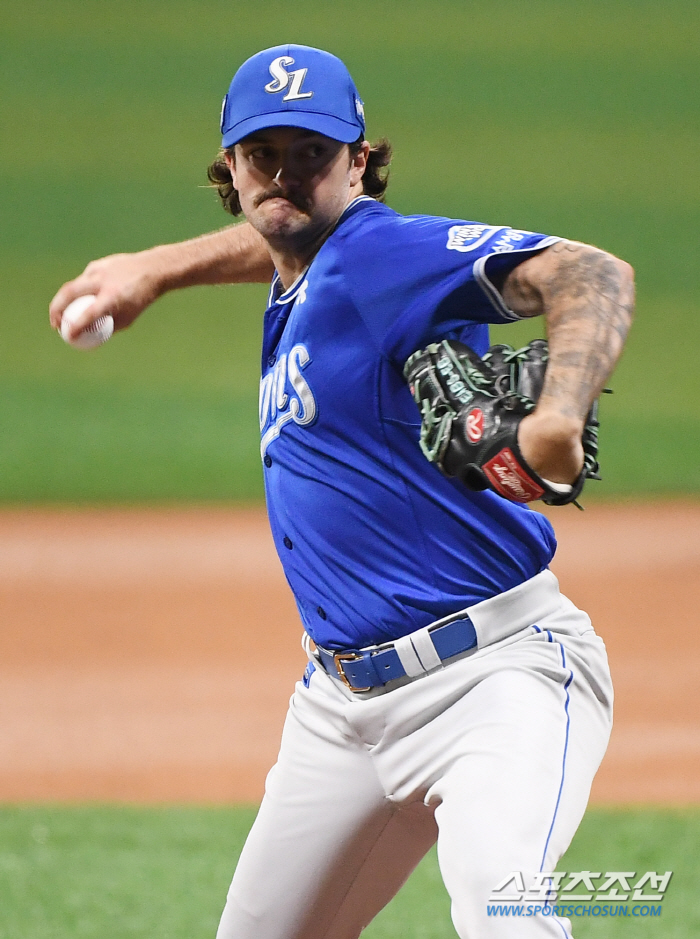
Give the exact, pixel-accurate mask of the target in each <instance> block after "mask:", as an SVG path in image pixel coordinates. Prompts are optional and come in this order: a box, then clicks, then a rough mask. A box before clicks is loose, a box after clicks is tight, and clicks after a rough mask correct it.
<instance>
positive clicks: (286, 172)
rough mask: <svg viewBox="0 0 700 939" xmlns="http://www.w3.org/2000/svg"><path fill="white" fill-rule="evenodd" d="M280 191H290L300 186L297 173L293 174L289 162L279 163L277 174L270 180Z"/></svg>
mask: <svg viewBox="0 0 700 939" xmlns="http://www.w3.org/2000/svg"><path fill="white" fill-rule="evenodd" d="M272 181H273V183H276V184H277V185H278V186H279V187H280V189H290V188H293V187H295V186H298V185H300V183H301V178H300V175H299V173H298V172H295V169H294V166H293V165H292V161H291V160H283V161H282V163H280V165H279V168H278V170H277V173H276V175H275V177H274V179H273V180H272Z"/></svg>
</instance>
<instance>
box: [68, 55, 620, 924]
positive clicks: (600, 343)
mask: <svg viewBox="0 0 700 939" xmlns="http://www.w3.org/2000/svg"><path fill="white" fill-rule="evenodd" d="M222 132H223V150H222V154H221V155H220V157H219V158H218V159H217V161H216V163H215V164H214V165H213V167H212V168H211V169H210V177H211V178H213V179H214V180H215V181H216V182H217V184H218V185H219V191H220V195H221V197H222V200H223V201H224V204H225V206H226V207H227V208H228V209H229V211H232V212H234V213H238V212H239V211H241V210H242V212H243V213H244V214H245V216H246V219H247V224H244V225H241V226H237V227H235V228H233V229H227V230H225V231H222V232H217V233H214V234H211V235H208V236H204V237H203V238H201V239H195V240H194V241H191V242H185V243H182V244H180V245H170V246H160V247H158V248H154V249H152V250H151V251H148V252H142V253H140V254H137V255H120V256H115V257H113V258H107V259H102V260H101V261H97V262H93V264H91V265H89V266H88V268H87V269H86V271H85V272H84V273H83V274H82V275H81V276H80V277H79V278H77V279H76V280H75V281H73V282H71V283H69V284H66V285H65V286H64V287H63V288H62V289H61V291H59V293H58V294H57V296H56V298H55V299H54V301H53V303H52V307H51V317H52V322H53V324H54V325H58V324H59V323H60V317H61V313H62V310H63V309H64V308H65V306H66V305H67V303H68V302H69V301H70V300H71V299H73V298H74V297H75V296H77V295H79V294H84V293H95V294H96V295H97V297H98V299H97V301H96V303H95V304H94V305H93V308H92V310H91V311H89V316H90V317H92V318H96V317H97V316H99V315H101V314H102V313H103V312H111V313H112V314H113V315H115V318H116V323H117V327H118V328H119V327H122V328H123V327H124V326H126V325H128V324H129V323H130V322H131V321H132V320H133V319H134V318H135V317H136V316H137V315H138V314H139V313H140V312H141V310H142V309H144V308H145V306H147V305H148V303H149V302H150V301H151V300H152V299H154V298H155V297H156V296H157V295H159V294H160V293H162V292H164V291H165V290H167V289H172V288H174V287H182V286H187V285H189V284H193V283H216V282H223V281H227V282H240V281H245V280H261V279H264V278H265V277H269V276H272V284H271V288H270V295H269V301H268V305H267V309H266V311H265V317H264V335H263V347H262V379H261V386H260V429H261V456H262V462H263V472H264V477H265V491H266V498H267V508H268V513H269V517H270V524H271V527H272V534H273V537H274V540H275V544H276V547H277V550H278V552H279V556H280V558H281V561H282V564H283V566H284V569H285V572H286V575H287V578H288V581H289V584H290V587H291V589H292V591H293V593H294V596H295V598H296V601H297V604H298V608H299V614H300V617H301V620H302V623H303V626H304V642H305V648H306V649H307V652H308V655H309V664H308V667H307V668H306V671H305V673H304V676H303V679H302V680H301V681H300V682H299V683H298V684H297V686H296V689H295V691H294V694H293V696H292V698H291V702H290V709H289V714H288V716H287V720H286V724H285V728H284V732H283V737H282V742H281V748H280V753H279V758H278V761H277V763H276V765H275V766H274V767H273V769H272V770H271V772H270V774H269V776H268V779H267V783H266V792H265V797H264V800H263V802H262V805H261V808H260V811H259V814H258V817H257V820H256V822H255V824H254V826H253V828H252V830H251V832H250V835H249V837H248V840H247V842H246V845H245V848H244V850H243V853H242V856H241V858H240V862H239V864H238V867H237V869H236V872H235V875H234V878H233V882H232V885H231V889H230V892H229V895H228V900H227V903H226V907H225V910H224V913H223V916H222V919H221V925H220V927H219V932H218V937H219V939H302V937H303V939H350V937H356V936H358V935H359V933H360V932H361V930H362V929H363V928H364V926H365V925H366V924H367V923H369V922H370V920H371V919H372V918H373V917H374V916H375V914H376V913H377V912H378V911H379V910H380V909H381V908H382V907H383V906H384V905H385V904H386V903H387V902H388V901H389V900H390V898H391V897H392V896H393V895H394V894H395V893H396V891H397V890H398V889H399V887H400V886H401V884H402V883H403V882H404V881H405V879H406V878H407V876H408V875H409V873H410V872H411V870H412V869H413V868H414V866H415V865H416V864H417V863H418V861H419V860H420V858H421V857H422V856H423V855H424V854H425V852H426V851H427V850H428V848H429V847H430V846H431V845H432V844H433V843H434V842H435V841H437V846H438V859H439V863H440V869H441V872H442V875H443V878H444V881H445V884H446V887H447V890H448V891H449V894H450V897H451V900H452V916H453V922H454V925H455V929H456V931H457V933H458V934H459V936H460V937H463V939H497V937H498V939H501V937H508V939H514V937H516V936H517V937H522V939H526V937H527V939H530V937H531V939H545V937H555V936H556V937H562V936H570V935H571V931H570V929H571V926H570V923H569V921H568V920H565V919H561V918H559V917H557V916H554V915H535V916H531V917H521V918H512V917H499V916H493V915H491V916H490V915H489V914H488V909H487V906H488V901H489V897H490V896H491V895H492V893H493V891H494V890H496V889H497V888H498V886H499V884H503V883H504V882H505V881H506V880H507V879H508V878H509V877H510V876H511V875H513V876H514V877H515V880H514V883H515V884H517V883H518V882H519V881H518V878H520V877H521V878H522V883H524V885H525V888H526V889H527V890H529V891H530V892H531V893H530V895H531V896H535V897H539V898H542V897H544V896H545V894H546V892H547V884H548V879H547V876H546V875H547V873H548V872H551V871H554V869H555V867H556V864H557V861H558V860H559V858H560V857H561V855H562V853H563V852H564V851H565V850H566V848H567V846H568V844H569V842H570V841H571V838H572V836H573V834H574V832H575V830H576V828H577V826H578V824H579V822H580V820H581V818H582V816H583V813H584V810H585V806H586V802H587V799H588V794H589V790H590V786H591V782H592V779H593V776H594V774H595V772H596V769H597V767H598V765H599V763H600V761H601V759H602V756H603V753H604V751H605V748H606V745H607V741H608V736H609V733H610V727H611V708H612V690H611V685H610V678H609V673H608V667H607V661H606V655H605V649H604V646H603V643H602V641H601V640H600V639H599V638H598V637H597V636H596V634H595V632H594V630H593V627H592V626H591V623H590V620H589V618H588V617H587V616H586V614H585V613H583V612H581V611H580V610H578V609H577V608H576V607H575V606H574V604H573V603H571V602H570V601H569V600H568V599H566V598H565V597H563V596H562V595H561V594H560V592H559V588H558V584H557V580H556V578H555V576H554V575H553V574H552V573H551V572H550V570H549V567H548V565H549V563H550V561H551V559H552V556H553V554H554V551H555V547H556V542H555V538H554V534H553V531H552V527H551V525H550V523H549V521H548V520H547V519H546V518H545V517H544V516H543V515H542V514H540V513H537V512H533V511H531V510H529V509H528V507H527V506H526V505H524V504H522V502H521V501H518V499H519V498H520V497H521V496H522V493H521V494H520V496H519V495H518V493H516V492H515V491H514V490H512V489H511V490H508V489H507V488H506V489H505V490H498V487H496V486H494V487H489V488H486V489H484V490H482V491H474V490H471V489H469V488H467V487H466V486H465V485H464V484H463V483H462V482H461V481H459V480H457V479H455V478H449V477H447V476H445V475H443V474H441V473H440V471H439V469H438V467H436V466H435V465H431V463H430V462H429V461H428V460H427V459H426V458H425V455H424V453H423V452H422V451H421V446H420V441H421V424H422V417H423V423H424V422H425V418H426V415H425V414H423V415H421V413H420V412H419V409H418V408H417V407H416V404H415V402H414V398H413V396H412V391H411V388H410V387H409V384H410V382H407V379H406V377H405V375H404V370H405V368H406V363H407V361H409V360H411V361H413V359H412V356H414V354H415V353H416V352H417V351H420V350H425V349H426V348H428V349H430V348H433V349H434V348H440V346H439V344H440V343H445V342H447V343H448V346H447V347H444V346H443V347H441V348H450V349H452V350H457V353H459V350H460V349H462V348H463V347H462V346H460V343H463V344H466V345H467V346H468V347H469V348H470V349H471V350H473V352H474V353H475V354H477V355H478V356H482V355H483V354H484V353H485V352H486V350H487V348H488V324H489V323H506V322H511V321H513V320H517V319H521V318H524V317H530V316H535V315H544V317H545V319H546V326H547V333H548V340H549V362H548V365H547V371H546V375H545V379H544V387H543V389H542V392H541V394H540V396H539V399H538V403H537V406H536V407H535V408H534V410H532V409H531V410H530V411H529V412H528V413H527V414H526V415H525V416H523V417H522V420H520V422H519V426H518V429H517V441H514V442H513V444H512V446H513V448H514V449H513V452H515V451H516V450H517V455H518V456H519V459H520V461H521V462H520V463H519V464H518V466H519V468H516V476H517V475H518V473H520V472H521V471H522V472H526V471H528V470H529V471H530V473H531V478H532V479H535V480H539V482H540V483H542V485H543V486H545V487H551V488H548V489H547V491H549V492H553V493H560V494H563V495H564V498H566V497H567V493H570V492H571V487H572V485H575V484H576V481H577V480H578V479H579V477H580V475H581V467H582V463H583V449H582V430H583V427H584V422H585V420H586V415H587V414H588V413H589V409H590V408H591V404H592V402H593V401H594V399H595V398H596V396H597V395H598V393H599V392H600V390H601V388H602V387H603V385H604V383H605V381H606V379H607V378H608V376H609V374H610V373H611V371H612V368H613V366H614V363H615V361H616V359H617V357H618V355H619V353H620V351H621V347H622V344H623V341H624V337H625V334H626V331H627V328H628V325H629V322H630V318H631V306H632V278H631V270H630V268H629V266H628V265H627V264H625V263H624V262H621V261H619V260H617V259H616V258H613V257H612V256H610V255H609V254H607V253H605V252H603V251H600V250H598V249H596V248H592V247H590V246H587V245H582V244H578V243H572V242H569V241H566V240H561V239H558V238H556V237H551V236H546V235H543V234H537V233H532V232H527V231H519V230H514V229H512V228H509V227H507V226H502V225H486V224H481V223H475V222H470V221H464V220H453V219H446V218H433V217H427V216H408V217H406V216H401V215H399V214H397V213H396V212H394V211H393V210H391V209H390V208H388V207H387V206H386V205H385V204H384V203H383V201H382V198H383V191H384V188H385V186H386V178H385V171H384V170H383V169H382V167H384V166H385V165H386V163H387V161H388V147H387V146H386V145H383V146H381V147H379V148H371V147H370V145H369V144H368V143H367V142H366V141H365V139H364V133H365V121H364V108H363V104H362V100H361V98H360V96H359V93H358V91H357V89H356V87H355V84H354V82H353V80H352V78H351V77H350V75H349V73H348V71H347V69H346V67H345V66H344V64H343V63H342V62H341V61H340V60H339V59H337V58H336V57H334V56H332V55H330V54H329V53H327V52H323V51H320V50H317V49H312V48H308V47H305V46H296V45H288V46H279V47H275V48H273V49H268V50H265V51H264V52H260V53H258V54H257V55H254V56H253V57H252V58H251V59H249V60H248V61H246V62H245V63H244V64H243V65H242V66H241V67H240V69H239V70H238V71H237V73H236V75H235V76H234V78H233V81H232V83H231V86H230V90H229V93H228V95H227V96H226V98H225V100H224V106H223V110H222ZM429 147H430V145H429V142H426V143H425V144H424V150H425V154H426V156H428V157H429ZM87 319H88V314H86V316H85V319H84V321H82V322H78V323H77V324H76V327H75V329H76V330H79V329H80V328H81V326H83V325H85V322H87ZM450 343H452V344H453V345H451V346H450V345H449V344H450ZM458 360H459V361H461V362H462V363H463V362H464V359H463V358H462V359H459V354H457V359H455V361H458ZM464 374H466V373H464ZM451 380H452V379H450V381H451ZM452 387H454V385H453V386H452ZM414 390H415V389H414ZM455 426H457V425H456V424H455ZM472 429H473V428H472ZM448 432H449V429H448ZM523 467H525V469H524V470H523V469H522V468H523ZM519 478H521V479H522V478H524V477H519ZM528 478H530V477H528ZM542 491H543V490H542V489H540V490H539V492H540V493H541V492H542ZM533 494H535V491H531V492H530V497H532V496H533ZM562 511H563V510H562ZM251 642H257V643H259V664H260V680H261V681H275V680H276V678H275V675H274V672H273V671H269V670H268V666H267V663H266V645H265V637H264V636H259V637H258V636H251ZM515 875H517V876H515ZM533 891H534V892H533ZM543 891H544V893H543ZM547 912H550V911H549V910H548V911H547Z"/></svg>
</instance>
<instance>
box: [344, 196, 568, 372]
mask: <svg viewBox="0 0 700 939" xmlns="http://www.w3.org/2000/svg"><path fill="white" fill-rule="evenodd" d="M559 240H560V239H558V238H556V237H553V236H548V235H543V234H538V233H536V232H528V231H520V230H517V229H513V228H508V227H507V226H498V225H484V224H481V223H478V222H460V221H455V220H453V219H446V218H434V217H431V216H408V217H404V216H399V215H396V214H394V213H392V214H391V215H389V216H386V215H385V216H382V217H380V218H379V219H376V220H373V219H371V218H370V219H367V221H366V222H365V224H364V225H362V226H358V228H357V229H356V230H355V231H354V232H353V233H352V234H351V236H350V237H348V239H347V240H346V243H345V244H344V245H343V247H342V259H343V273H344V279H345V282H346V285H347V288H348V290H349V292H350V296H351V299H352V301H353V303H354V305H355V306H356V307H357V309H358V311H359V313H360V315H361V316H362V318H363V320H364V322H365V324H366V326H367V328H368V330H369V331H370V333H371V334H372V336H373V338H374V340H375V342H376V343H377V344H378V346H379V347H380V349H381V351H382V353H383V354H384V355H386V356H387V357H388V358H389V359H391V360H392V361H394V362H395V363H396V364H397V365H398V366H399V367H403V364H404V362H405V361H406V359H407V358H408V356H409V355H411V353H413V352H414V351H415V350H416V349H419V348H422V347H424V346H425V345H427V344H428V343H429V342H434V341H437V340H439V339H446V338H449V339H461V340H462V341H465V342H469V341H470V338H471V337H472V336H474V335H477V334H481V335H484V331H483V329H482V330H479V329H477V328H476V327H477V326H478V325H479V324H487V323H507V322H512V321H514V320H517V319H518V316H517V315H516V314H515V313H514V312H513V311H512V310H510V309H509V308H508V307H507V306H506V304H505V303H504V301H503V298H502V297H501V295H500V293H499V292H498V290H497V289H496V287H495V286H494V285H493V282H492V280H491V278H492V277H493V276H494V274H496V273H503V272H507V271H509V270H511V269H512V268H513V267H515V266H516V265H517V264H519V263H520V262H521V261H524V260H525V259H526V258H528V257H532V256H533V255H535V254H537V253H538V252H540V251H542V250H543V249H544V248H547V247H549V246H550V245H552V244H555V243H556V242H557V241H559Z"/></svg>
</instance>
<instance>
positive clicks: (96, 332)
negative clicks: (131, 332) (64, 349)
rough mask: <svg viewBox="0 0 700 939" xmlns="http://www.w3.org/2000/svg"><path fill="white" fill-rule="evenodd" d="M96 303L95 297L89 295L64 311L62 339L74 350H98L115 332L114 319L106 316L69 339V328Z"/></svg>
mask: <svg viewBox="0 0 700 939" xmlns="http://www.w3.org/2000/svg"><path fill="white" fill-rule="evenodd" d="M94 302H95V295H94V294H91V293H87V294H84V295H83V296H82V297H77V298H76V299H75V300H73V302H72V303H69V304H68V306H67V307H66V308H65V310H64V311H63V316H62V317H61V329H60V333H61V339H63V341H64V342H67V343H68V344H69V345H70V346H72V347H73V348H74V349H96V348H97V347H98V346H101V345H103V343H105V342H107V340H108V339H109V338H110V337H111V336H112V333H113V332H114V319H113V318H112V317H111V316H109V315H106V316H100V317H99V318H98V319H96V320H95V322H94V323H91V324H90V325H89V326H86V328H85V329H83V330H82V331H81V332H79V333H78V335H77V336H75V337H74V338H73V339H71V338H70V337H69V335H68V328H69V327H70V326H72V325H73V323H74V322H75V321H76V319H77V318H78V317H79V316H80V315H81V314H82V313H84V311H85V310H87V309H88V307H90V306H92V304H93V303H94Z"/></svg>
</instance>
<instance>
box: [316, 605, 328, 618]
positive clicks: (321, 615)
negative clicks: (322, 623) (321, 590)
mask: <svg viewBox="0 0 700 939" xmlns="http://www.w3.org/2000/svg"><path fill="white" fill-rule="evenodd" d="M316 612H317V613H318V615H319V616H320V617H321V619H328V616H327V615H326V611H325V610H324V609H323V607H322V606H319V607H317V608H316Z"/></svg>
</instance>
